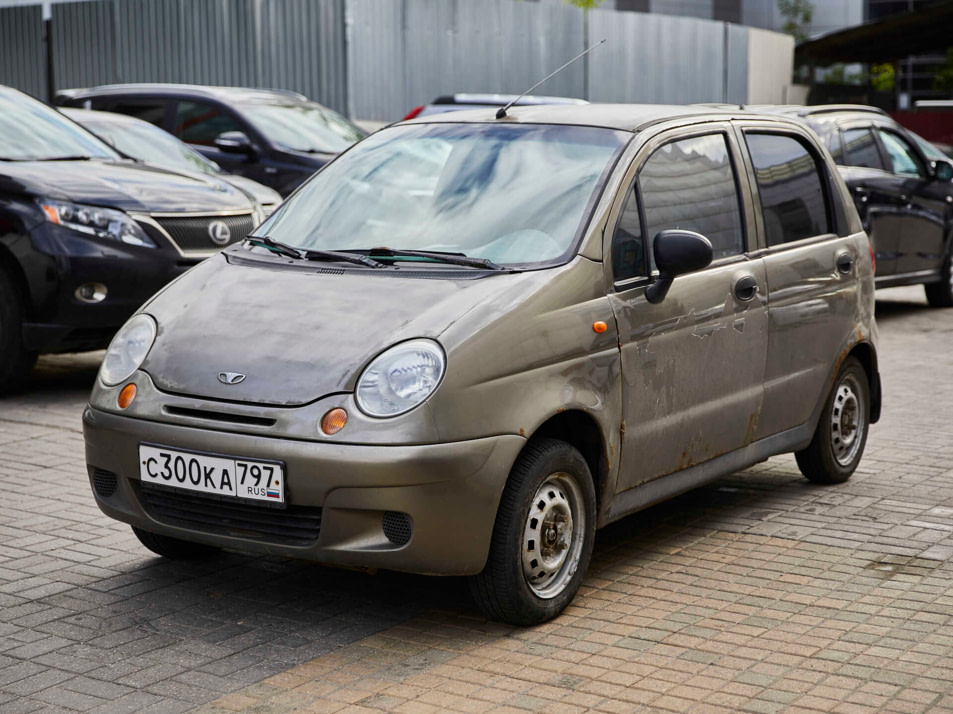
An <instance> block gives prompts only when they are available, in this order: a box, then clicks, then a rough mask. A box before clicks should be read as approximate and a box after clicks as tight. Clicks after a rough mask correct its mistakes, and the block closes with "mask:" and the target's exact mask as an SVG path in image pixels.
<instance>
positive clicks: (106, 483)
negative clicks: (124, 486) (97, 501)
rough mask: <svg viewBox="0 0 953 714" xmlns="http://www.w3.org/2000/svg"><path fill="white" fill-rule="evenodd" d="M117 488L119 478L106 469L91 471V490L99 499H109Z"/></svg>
mask: <svg viewBox="0 0 953 714" xmlns="http://www.w3.org/2000/svg"><path fill="white" fill-rule="evenodd" d="M118 487H119V477H118V476H116V474H114V473H113V472H112V471H106V469H95V470H94V471H93V488H94V489H96V494H97V495H98V496H99V497H100V498H109V497H110V496H112V495H113V494H114V493H116V489H117V488H118Z"/></svg>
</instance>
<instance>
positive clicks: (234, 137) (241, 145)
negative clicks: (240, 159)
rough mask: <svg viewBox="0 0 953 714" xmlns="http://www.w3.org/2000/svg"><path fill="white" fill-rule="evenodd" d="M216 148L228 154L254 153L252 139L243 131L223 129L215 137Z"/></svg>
mask: <svg viewBox="0 0 953 714" xmlns="http://www.w3.org/2000/svg"><path fill="white" fill-rule="evenodd" d="M215 148H216V149H218V150H219V151H224V152H225V153H226V154H253V153H254V152H255V149H254V147H253V146H252V145H251V139H249V138H248V135H247V134H245V132H243V131H223V132H222V133H221V134H219V135H218V136H217V137H215Z"/></svg>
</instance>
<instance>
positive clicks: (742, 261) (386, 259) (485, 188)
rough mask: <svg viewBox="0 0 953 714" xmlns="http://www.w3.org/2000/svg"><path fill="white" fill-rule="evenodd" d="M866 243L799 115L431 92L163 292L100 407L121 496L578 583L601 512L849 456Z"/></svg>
mask: <svg viewBox="0 0 953 714" xmlns="http://www.w3.org/2000/svg"><path fill="white" fill-rule="evenodd" d="M876 336H877V330H876V326H875V323H874V283H873V274H872V265H871V252H870V245H869V242H868V240H867V236H866V235H865V234H864V233H863V231H862V229H861V225H860V221H859V220H858V217H857V214H856V212H855V209H854V207H853V204H852V202H851V200H850V197H849V196H848V195H847V193H846V190H845V188H844V184H843V182H842V181H841V179H840V178H839V177H838V173H837V171H836V169H835V167H834V165H833V162H832V161H831V158H830V156H829V154H828V153H827V152H826V150H825V149H824V148H823V147H821V146H820V145H819V144H818V142H817V139H816V137H815V136H814V135H813V134H812V133H811V132H810V130H808V129H807V128H805V127H804V126H803V125H801V124H799V123H796V122H794V121H791V120H788V119H785V118H783V117H777V116H773V117H768V116H766V117H761V116H757V115H752V114H751V113H749V112H741V111H738V112H731V111H719V110H713V109H709V108H703V107H665V106H611V105H603V106H599V105H589V106H565V107H564V106H559V107H553V106H541V107H519V108H515V109H511V110H510V111H509V112H508V113H506V115H505V116H503V117H502V118H499V119H497V118H495V110H482V111H475V112H468V113H454V114H451V115H436V116H428V117H426V118H424V119H420V120H414V121H411V122H406V123H403V124H398V125H395V126H393V127H390V128H387V129H384V130H382V131H379V132H378V133H376V134H374V135H373V136H371V137H369V138H367V139H365V140H364V141H362V142H360V143H359V144H357V145H355V146H354V147H353V148H352V149H350V150H349V151H347V152H346V153H345V154H343V155H342V156H340V157H339V158H338V159H336V160H335V161H333V162H332V163H331V164H329V165H328V166H327V167H326V168H325V169H323V170H322V171H321V172H320V173H318V174H317V175H315V176H314V177H313V178H312V179H311V180H310V181H309V182H308V183H306V184H305V185H304V186H303V187H302V188H300V189H299V190H298V191H297V192H296V193H295V194H294V195H293V196H292V197H291V198H290V199H289V200H288V201H287V202H285V203H284V204H283V205H282V206H281V207H280V208H279V209H278V210H277V211H276V213H275V214H274V215H272V216H271V218H270V219H268V220H267V221H266V222H265V223H264V224H262V226H261V227H260V228H258V229H257V230H256V231H255V233H254V234H253V235H252V236H251V237H250V238H249V239H248V240H246V241H244V242H243V243H242V244H239V245H236V246H233V247H231V248H229V249H228V250H226V251H224V252H223V253H222V254H221V255H218V256H215V257H213V258H210V259H209V260H207V261H205V262H204V263H202V264H201V265H199V266H197V267H196V268H194V269H192V270H191V271H189V272H188V273H187V274H185V275H184V276H182V277H181V278H179V279H178V280H177V281H175V282H174V283H173V284H171V285H170V286H169V287H167V288H166V289H165V290H163V291H162V292H160V293H159V294H158V295H156V296H155V297H154V298H153V299H152V300H151V301H150V302H148V303H147V304H146V305H144V306H143V307H142V309H141V310H140V311H139V313H138V314H137V315H135V316H134V317H133V318H132V319H131V320H129V322H128V323H127V324H126V325H125V327H124V328H123V329H122V330H121V331H120V333H119V334H118V335H117V336H116V338H115V340H114V341H113V343H112V345H111V346H110V348H109V350H108V352H107V354H106V357H105V360H104V362H103V365H102V369H101V371H100V374H99V378H98V380H97V383H96V386H95V388H94V389H93V393H92V396H91V398H90V404H89V406H88V408H87V409H86V410H85V413H84V416H83V422H84V431H85V437H86V457H87V462H88V471H89V478H90V482H91V484H92V488H93V491H94V493H95V496H96V500H97V503H98V504H99V506H100V508H101V509H102V510H103V511H104V512H105V513H107V514H108V515H110V516H112V517H114V518H117V519H119V520H121V521H125V522H127V523H130V524H132V526H133V530H134V531H135V533H136V535H137V536H138V537H139V539H140V540H141V541H142V543H143V544H144V545H145V546H146V547H148V548H150V549H151V550H153V551H154V552H156V553H158V554H160V555H164V556H168V557H187V556H194V555H196V554H197V553H198V552H202V551H208V550H210V549H213V548H233V549H237V550H243V551H248V552H256V553H271V554H278V555H285V556H292V557H299V558H309V559H313V560H318V561H322V562H326V563H336V564H346V565H358V566H368V567H376V568H390V569H395V570H403V571H410V572H415V573H431V574H443V575H469V576H472V577H471V579H470V580H471V583H472V592H473V594H474V598H475V600H476V602H477V603H478V604H479V606H480V607H481V608H482V609H483V610H484V611H485V612H486V613H487V615H489V616H490V617H493V618H498V619H501V620H505V621H507V622H511V623H519V624H531V623H537V622H541V621H544V620H546V619H548V618H551V617H553V616H555V615H557V614H558V613H559V612H560V611H561V610H562V609H563V608H564V607H565V606H566V605H567V603H569V601H570V600H571V599H572V597H573V595H574V594H575V593H576V591H577V589H578V588H579V585H580V583H581V581H582V578H583V576H584V574H585V571H586V568H587V566H588V564H589V559H590V556H591V553H592V548H593V537H594V531H595V530H596V528H598V527H600V526H603V525H605V524H607V523H610V522H612V521H614V520H616V519H618V518H622V517H623V516H626V515H628V514H630V513H633V512H636V511H638V510H640V509H643V508H646V507H647V506H649V505H652V504H654V503H656V502H658V501H660V500H662V499H665V498H668V497H670V496H672V495H674V494H677V493H680V492H683V491H685V490H687V489H690V488H693V487H695V486H698V485H699V484H702V483H705V482H707V481H710V480H711V479H713V478H716V477H718V476H721V475H724V474H728V473H731V472H733V471H736V470H738V469H742V468H744V467H747V466H750V465H751V464H754V463H755V462H757V461H761V460H763V459H765V458H767V457H769V456H772V455H774V454H780V453H783V452H790V451H793V452H795V453H796V455H797V462H798V464H799V466H800V468H801V470H802V472H803V473H804V475H805V476H806V477H807V478H809V479H811V480H812V481H815V482H818V483H837V482H842V481H844V480H846V479H847V478H849V477H850V475H851V474H852V473H853V471H854V469H855V468H856V467H857V464H858V462H859V461H860V458H861V455H862V453H863V450H864V444H865V442H866V439H867V434H868V430H869V427H870V425H871V424H872V423H874V422H876V421H877V419H878V416H879V413H880V380H879V376H878V370H877V352H876Z"/></svg>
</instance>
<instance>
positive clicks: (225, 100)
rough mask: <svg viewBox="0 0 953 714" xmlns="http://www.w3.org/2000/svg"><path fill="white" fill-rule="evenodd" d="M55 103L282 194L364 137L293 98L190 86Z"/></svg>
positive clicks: (122, 87) (109, 90)
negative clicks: (129, 122) (117, 118)
mask: <svg viewBox="0 0 953 714" xmlns="http://www.w3.org/2000/svg"><path fill="white" fill-rule="evenodd" d="M56 102H57V104H59V105H61V106H67V107H81V108H83V109H99V110H103V111H108V112H117V113H119V114H129V115H131V116H134V117H138V118H139V119H144V120H145V121H148V122H150V123H151V124H155V125H156V126H158V127H159V128H161V129H165V130H166V131H168V132H169V133H170V134H173V135H174V136H176V137H178V138H179V139H181V140H182V141H184V142H185V143H187V144H190V145H191V146H192V147H193V148H194V149H197V150H198V151H200V152H201V153H202V154H204V155H205V156H207V157H208V158H210V159H212V160H213V161H215V163H217V164H219V165H220V166H221V167H222V168H223V169H224V170H225V171H227V172H228V173H232V174H240V175H241V176H247V177H248V178H250V179H252V180H253V181H257V182H258V183H263V184H265V185H266V186H270V187H271V188H273V189H275V190H276V191H278V193H280V194H281V195H282V196H287V195H288V194H289V193H291V192H292V191H293V190H294V189H295V188H297V187H298V185H299V184H301V183H302V182H303V181H304V180H305V179H307V178H308V177H309V176H311V174H313V173H314V172H315V171H317V170H318V169H319V168H321V167H322V166H324V165H325V164H326V163H327V162H328V161H330V160H331V159H333V158H334V157H335V156H337V155H338V154H339V153H341V152H342V151H344V150H345V149H347V148H348V147H349V146H351V145H352V144H353V143H354V142H356V141H359V140H360V139H362V138H364V136H365V135H366V134H365V132H364V131H363V130H361V129H359V128H358V127H357V126H355V125H354V124H352V123H351V122H350V121H348V120H347V119H345V118H344V117H342V116H341V115H340V114H338V113H336V112H334V111H332V110H330V109H328V108H327V107H323V106H321V105H320V104H318V103H316V102H312V101H310V100H308V98H307V97H305V96H303V95H301V94H297V93H294V92H284V91H277V90H266V89H241V88H237V87H203V86H198V85H192V84H114V85H107V86H102V87H94V88H91V89H68V90H63V91H61V92H60V93H59V94H58V95H57V98H56Z"/></svg>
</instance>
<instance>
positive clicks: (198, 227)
mask: <svg viewBox="0 0 953 714" xmlns="http://www.w3.org/2000/svg"><path fill="white" fill-rule="evenodd" d="M155 221H156V222H157V223H158V224H159V225H160V226H162V229H163V230H164V231H165V232H166V233H168V234H169V237H170V238H172V240H173V242H174V243H175V244H176V245H177V246H178V247H179V250H180V251H182V253H183V254H184V255H188V256H197V257H204V256H209V255H212V254H213V253H216V252H218V251H219V250H221V249H222V248H224V247H225V246H226V245H231V244H232V243H235V242H237V241H240V240H244V239H245V238H246V237H247V236H248V234H249V233H251V232H252V229H253V228H254V227H255V219H254V217H253V216H252V215H251V214H246V215H243V216H183V217H182V218H175V217H173V218H156V219H155ZM216 222H221V223H224V224H225V226H226V227H227V228H228V233H229V238H228V242H227V243H222V244H219V243H215V241H213V240H212V236H211V233H210V232H209V227H210V226H211V225H212V224H213V223H216Z"/></svg>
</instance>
